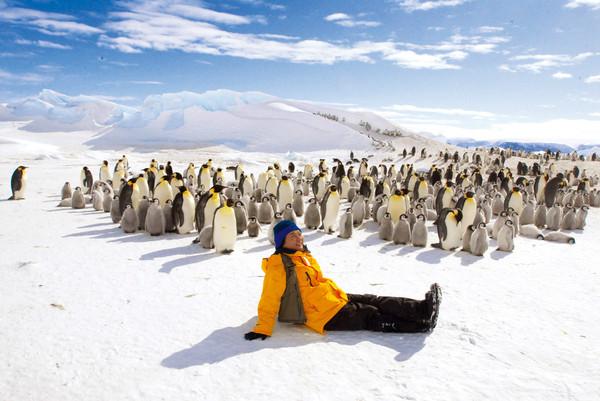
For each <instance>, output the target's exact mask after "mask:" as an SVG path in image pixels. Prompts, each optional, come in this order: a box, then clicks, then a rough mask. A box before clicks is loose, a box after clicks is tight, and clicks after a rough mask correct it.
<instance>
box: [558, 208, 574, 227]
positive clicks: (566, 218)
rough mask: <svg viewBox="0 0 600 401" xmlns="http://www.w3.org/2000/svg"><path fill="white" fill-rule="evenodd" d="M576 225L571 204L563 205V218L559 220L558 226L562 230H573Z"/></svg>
mask: <svg viewBox="0 0 600 401" xmlns="http://www.w3.org/2000/svg"><path fill="white" fill-rule="evenodd" d="M576 225H577V221H576V219H575V209H574V208H573V205H571V204H570V203H569V204H568V205H567V206H565V210H564V211H563V218H562V220H561V222H560V228H561V229H563V230H574V229H575V226H576Z"/></svg>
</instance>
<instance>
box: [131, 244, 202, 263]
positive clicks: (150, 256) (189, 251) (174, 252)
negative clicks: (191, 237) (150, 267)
mask: <svg viewBox="0 0 600 401" xmlns="http://www.w3.org/2000/svg"><path fill="white" fill-rule="evenodd" d="M199 250H203V249H202V248H201V247H200V246H199V245H197V244H189V245H184V246H178V247H175V248H168V249H159V250H157V251H152V252H148V253H145V254H143V255H142V256H140V260H155V259H162V258H168V257H171V256H181V255H195V254H197V253H198V252H199ZM206 251H209V250H208V249H207V250H206Z"/></svg>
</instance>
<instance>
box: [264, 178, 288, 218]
mask: <svg viewBox="0 0 600 401" xmlns="http://www.w3.org/2000/svg"><path fill="white" fill-rule="evenodd" d="M287 184H288V185H289V187H286V188H285V189H284V193H285V198H286V200H288V195H289V201H290V202H291V194H293V189H292V183H291V182H289V180H288V183H287ZM265 191H266V192H267V193H270V194H273V195H275V196H277V193H278V191H279V178H277V177H276V176H274V175H273V176H271V177H269V178H268V179H267V183H266V184H265ZM278 207H279V205H278ZM281 210H283V209H281Z"/></svg>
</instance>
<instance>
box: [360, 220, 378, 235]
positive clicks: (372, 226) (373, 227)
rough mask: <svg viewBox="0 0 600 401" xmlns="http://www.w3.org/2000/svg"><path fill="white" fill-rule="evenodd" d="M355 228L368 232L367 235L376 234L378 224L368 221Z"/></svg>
mask: <svg viewBox="0 0 600 401" xmlns="http://www.w3.org/2000/svg"><path fill="white" fill-rule="evenodd" d="M357 228H359V229H363V228H364V230H365V231H366V232H368V233H374V232H378V231H379V224H377V222H375V221H372V220H369V221H365V222H364V223H362V224H361V225H360V226H358V227H357Z"/></svg>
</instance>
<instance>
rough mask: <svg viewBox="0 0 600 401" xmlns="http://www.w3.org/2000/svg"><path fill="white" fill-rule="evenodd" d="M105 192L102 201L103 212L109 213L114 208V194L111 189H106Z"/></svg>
mask: <svg viewBox="0 0 600 401" xmlns="http://www.w3.org/2000/svg"><path fill="white" fill-rule="evenodd" d="M103 192H104V199H103V200H102V210H103V211H104V212H106V213H109V212H110V210H111V208H112V201H113V196H114V194H113V192H112V191H111V190H110V187H106V188H104V190H103Z"/></svg>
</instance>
